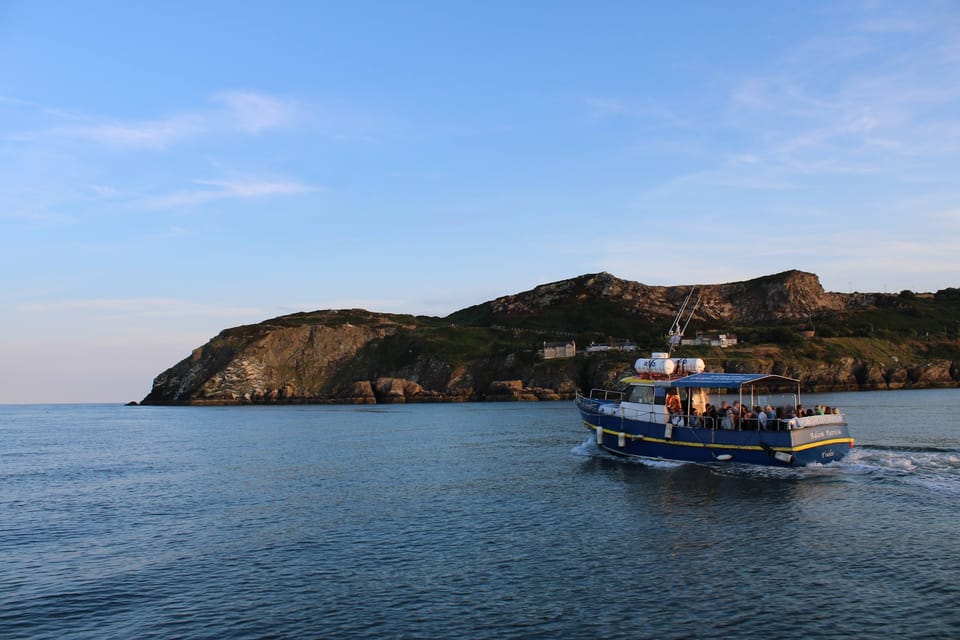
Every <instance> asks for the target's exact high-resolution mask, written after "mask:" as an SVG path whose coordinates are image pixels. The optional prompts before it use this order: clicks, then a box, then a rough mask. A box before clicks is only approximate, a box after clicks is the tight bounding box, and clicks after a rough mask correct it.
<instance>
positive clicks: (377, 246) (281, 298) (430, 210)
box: [0, 0, 960, 403]
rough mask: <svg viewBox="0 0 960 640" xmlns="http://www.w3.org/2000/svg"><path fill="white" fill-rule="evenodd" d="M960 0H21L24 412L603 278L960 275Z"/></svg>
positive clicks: (892, 287) (16, 194)
mask: <svg viewBox="0 0 960 640" xmlns="http://www.w3.org/2000/svg"><path fill="white" fill-rule="evenodd" d="M958 33H960V2H957V1H956V0H953V1H923V0H918V1H916V2H909V3H904V2H899V1H896V2H884V1H881V0H878V1H872V0H871V1H849V2H848V1H844V0H832V1H829V2H818V1H806V2H767V1H757V2H748V1H736V0H729V1H723V2H714V1H709V2H683V1H680V2H661V3H655V2H604V1H599V0H592V1H590V2H584V1H581V2H563V1H552V2H545V1H539V0H521V1H510V2H501V1H499V0H484V2H467V1H464V2H455V1H437V2H418V1H409V2H407V1H402V0H401V1H383V2H366V1H363V0H351V1H349V2H323V1H319V0H318V1H309V2H306V1H305V2H297V1H295V0H286V1H284V2H275V1H271V2H266V1H264V2H259V1H256V0H251V1H245V2H236V1H229V2H226V1H224V2H220V1H216V0H205V1H204V2H187V1H184V0H171V1H169V2H162V3H146V2H126V1H124V2H119V1H117V2H109V1H102V0H89V1H87V2H70V1H52V0H23V1H18V0H0V403H46V402H126V401H130V400H140V399H142V398H143V397H144V396H145V395H146V394H147V393H148V392H149V391H150V387H151V385H152V381H153V378H154V377H155V376H156V375H157V374H159V373H160V372H162V371H163V370H165V369H167V368H168V367H170V366H173V365H174V364H176V363H177V362H178V361H179V360H181V359H182V358H184V357H186V356H188V355H189V354H190V351H191V350H192V349H193V348H195V347H197V346H200V345H201V344H203V343H205V342H206V341H207V340H209V339H210V338H212V337H213V336H215V335H216V334H217V333H219V332H220V331H221V330H223V329H225V328H228V327H233V326H237V325H242V324H251V323H256V322H260V321H263V320H266V319H268V318H272V317H276V316H279V315H284V314H287V313H294V312H298V311H311V310H316V309H336V308H354V307H362V308H366V309H370V310H374V311H382V312H392V313H413V314H423V315H435V316H445V315H447V314H449V313H452V312H453V311H456V310H457V309H461V308H463V307H466V306H469V305H472V304H478V303H480V302H484V301H486V300H491V299H493V298H496V297H499V296H501V295H507V294H512V293H517V292H520V291H525V290H528V289H531V288H533V287H534V286H536V285H538V284H542V283H547V282H554V281H557V280H563V279H566V278H572V277H575V276H578V275H582V274H586V273H595V272H599V271H608V272H610V273H612V274H614V275H615V276H617V277H620V278H624V279H628V280H636V281H639V282H642V283H645V284H650V285H689V284H696V283H702V284H707V283H723V282H733V281H738V280H747V279H750V278H755V277H760V276H763V275H769V274H773V273H779V272H781V271H785V270H788V269H800V270H803V271H809V272H812V273H815V274H817V275H818V276H819V277H820V281H821V283H822V284H823V286H824V288H825V289H827V290H828V291H839V292H848V291H866V292H899V291H901V290H904V289H909V290H912V291H917V292H921V291H937V290H938V289H942V288H946V287H957V286H960V179H958V178H960V38H958V37H957V34H958Z"/></svg>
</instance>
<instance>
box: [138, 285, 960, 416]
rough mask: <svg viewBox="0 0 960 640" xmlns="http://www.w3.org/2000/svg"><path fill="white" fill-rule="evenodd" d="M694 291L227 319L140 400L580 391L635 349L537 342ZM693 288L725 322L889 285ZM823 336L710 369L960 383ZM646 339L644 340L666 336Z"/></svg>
mask: <svg viewBox="0 0 960 640" xmlns="http://www.w3.org/2000/svg"><path fill="white" fill-rule="evenodd" d="M689 291H690V286H689V285H688V286H678V287H653V286H647V285H644V284H641V283H638V282H630V281H626V280H620V279H618V278H615V277H614V276H612V275H610V274H607V273H599V274H591V275H585V276H580V277H578V278H573V279H570V280H564V281H561V282H555V283H551V284H545V285H541V286H539V287H536V288H534V289H532V290H530V291H527V292H524V293H519V294H516V295H510V296H504V297H501V298H497V299H496V300H493V301H490V302H488V303H484V304H483V305H477V306H475V307H471V308H469V309H464V310H463V311H460V312H457V313H455V314H452V315H451V316H449V317H448V318H446V319H443V320H441V319H438V318H413V317H411V316H399V315H391V314H374V313H370V312H367V311H364V310H358V309H354V310H338V311H317V312H312V313H301V314H293V315H291V316H283V317H280V318H274V319H272V320H267V321H265V322H263V323H260V324H257V325H251V326H244V327H235V328H232V329H227V330H225V331H223V332H221V333H220V334H219V335H218V336H216V337H215V338H213V339H212V340H210V342H208V343H207V344H205V345H203V346H201V347H198V348H197V349H195V350H194V351H193V353H192V354H191V355H190V356H188V357H187V358H185V359H184V360H182V361H181V362H179V363H177V364H176V365H174V366H173V367H171V368H170V369H168V370H166V371H164V372H163V373H161V374H160V375H158V376H157V378H156V379H155V380H154V383H153V389H152V390H151V391H150V393H149V395H147V397H146V398H144V400H143V404H248V403H252V404H265V403H322V402H339V403H364V404H367V403H384V402H431V401H448V402H449V401H454V402H455V401H464V400H534V399H539V400H548V399H564V398H572V397H573V395H574V394H575V392H576V390H577V389H578V388H579V389H581V390H585V391H589V389H591V388H594V387H605V388H611V387H614V386H616V381H617V380H618V379H619V378H620V377H621V376H623V375H624V374H627V373H629V372H630V368H631V364H632V362H633V360H634V359H635V358H636V357H638V354H636V353H633V354H617V353H610V354H606V355H602V356H600V355H592V356H590V357H583V356H579V357H577V358H571V359H564V360H542V359H539V358H537V357H536V354H535V350H536V348H537V346H538V345H539V344H542V342H543V341H544V340H545V339H546V338H545V336H549V335H552V334H562V335H570V333H571V332H572V330H573V329H572V328H576V329H577V330H581V331H582V330H589V331H593V332H595V333H596V332H600V331H609V332H610V333H608V334H605V335H620V336H624V337H626V336H631V335H635V334H634V333H624V332H626V331H630V332H634V331H643V330H646V331H648V332H651V333H649V334H648V335H650V336H653V335H656V336H661V337H662V334H663V333H664V331H665V330H666V328H667V327H669V325H670V322H671V321H672V320H673V318H674V316H675V314H676V312H677V310H678V309H679V307H680V305H681V304H682V302H683V300H684V298H685V297H686V296H687V294H688V293H689ZM696 295H699V296H700V306H699V308H698V310H697V317H698V318H702V319H704V320H705V321H707V322H713V323H716V324H717V325H718V326H731V325H733V326H736V325H746V326H762V325H764V324H765V323H766V324H767V325H776V326H782V324H783V323H785V322H791V321H794V322H796V323H806V322H808V321H810V320H811V319H813V318H829V317H833V318H836V317H847V316H849V315H850V314H852V313H856V312H859V311H867V312H875V311H876V309H877V305H878V303H882V302H883V300H884V298H883V296H880V294H838V293H827V292H825V291H824V290H823V288H822V286H821V285H820V281H819V279H818V278H817V277H816V276H815V275H813V274H809V273H804V272H800V271H788V272H785V273H781V274H777V275H773V276H766V277H763V278H757V279H754V280H748V281H745V282H737V283H729V284H720V285H697V288H696ZM887 298H889V296H887ZM958 326H960V322H958ZM568 328H571V331H570V332H568V331H566V329H568ZM788 335H789V332H788ZM812 344H813V343H811V346H810V347H809V348H806V347H805V348H804V353H806V355H803V354H801V356H802V357H801V356H797V355H796V354H794V355H790V354H789V353H787V352H784V351H781V350H779V349H773V350H772V351H771V350H767V351H759V352H753V351H750V350H749V348H746V350H745V349H735V350H719V349H717V350H715V351H714V352H713V353H711V354H709V355H708V356H707V357H705V359H706V360H707V364H708V369H710V370H714V371H747V370H750V371H761V372H769V373H778V374H783V375H788V376H791V377H795V378H799V379H801V381H803V383H804V385H805V388H807V389H808V390H812V391H816V390H819V391H826V390H851V389H886V388H890V389H894V388H903V387H911V386H955V385H956V384H957V383H958V380H960V367H958V365H957V362H955V361H954V360H952V359H949V358H937V357H928V356H925V355H923V354H918V355H917V357H911V358H897V357H896V356H893V355H885V354H884V353H882V352H869V353H868V352H867V351H863V352H862V353H861V352H855V351H853V350H849V352H848V353H837V345H836V344H830V343H826V342H821V343H819V346H818V347H816V349H814V347H813V346H812ZM581 346H582V344H581ZM640 346H641V353H642V352H645V351H648V350H649V349H650V348H653V349H656V348H658V344H657V343H654V344H649V345H648V344H641V345H640ZM830 348H833V351H830ZM811 349H813V351H811ZM818 349H819V351H818ZM881 351H883V350H882V349H881ZM807 352H809V353H807ZM791 353H792V352H791ZM698 355H699V354H698ZM901 355H902V352H901Z"/></svg>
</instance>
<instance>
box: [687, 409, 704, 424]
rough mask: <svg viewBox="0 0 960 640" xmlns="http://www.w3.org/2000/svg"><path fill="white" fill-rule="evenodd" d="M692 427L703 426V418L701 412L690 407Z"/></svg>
mask: <svg viewBox="0 0 960 640" xmlns="http://www.w3.org/2000/svg"><path fill="white" fill-rule="evenodd" d="M689 426H691V427H696V428H697V429H701V428H703V419H701V418H700V414H699V413H698V412H697V410H696V409H690V425H689Z"/></svg>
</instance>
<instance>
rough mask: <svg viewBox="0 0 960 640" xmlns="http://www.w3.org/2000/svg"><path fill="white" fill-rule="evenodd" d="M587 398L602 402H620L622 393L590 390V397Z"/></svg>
mask: <svg viewBox="0 0 960 640" xmlns="http://www.w3.org/2000/svg"><path fill="white" fill-rule="evenodd" d="M587 397H588V398H589V399H590V400H603V401H604V402H622V401H623V392H622V391H611V390H609V389H591V390H590V395H589V396H587Z"/></svg>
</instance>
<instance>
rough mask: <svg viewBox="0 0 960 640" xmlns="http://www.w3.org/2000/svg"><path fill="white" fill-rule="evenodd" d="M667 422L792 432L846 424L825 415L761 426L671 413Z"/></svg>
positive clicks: (748, 420) (754, 420) (840, 418)
mask: <svg viewBox="0 0 960 640" xmlns="http://www.w3.org/2000/svg"><path fill="white" fill-rule="evenodd" d="M667 419H668V421H669V422H671V423H672V424H673V425H674V426H675V427H695V428H701V429H719V430H721V431H794V430H797V429H805V428H807V427H819V426H823V425H830V424H838V425H843V424H846V421H845V420H844V418H843V415H842V414H826V415H815V416H804V417H792V418H774V419H771V420H767V421H766V423H764V424H762V425H761V422H760V420H758V419H757V418H746V419H743V420H741V419H732V418H722V417H717V418H714V417H713V416H708V415H707V416H705V415H699V414H683V413H673V414H670V415H669V416H668V418H667Z"/></svg>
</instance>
